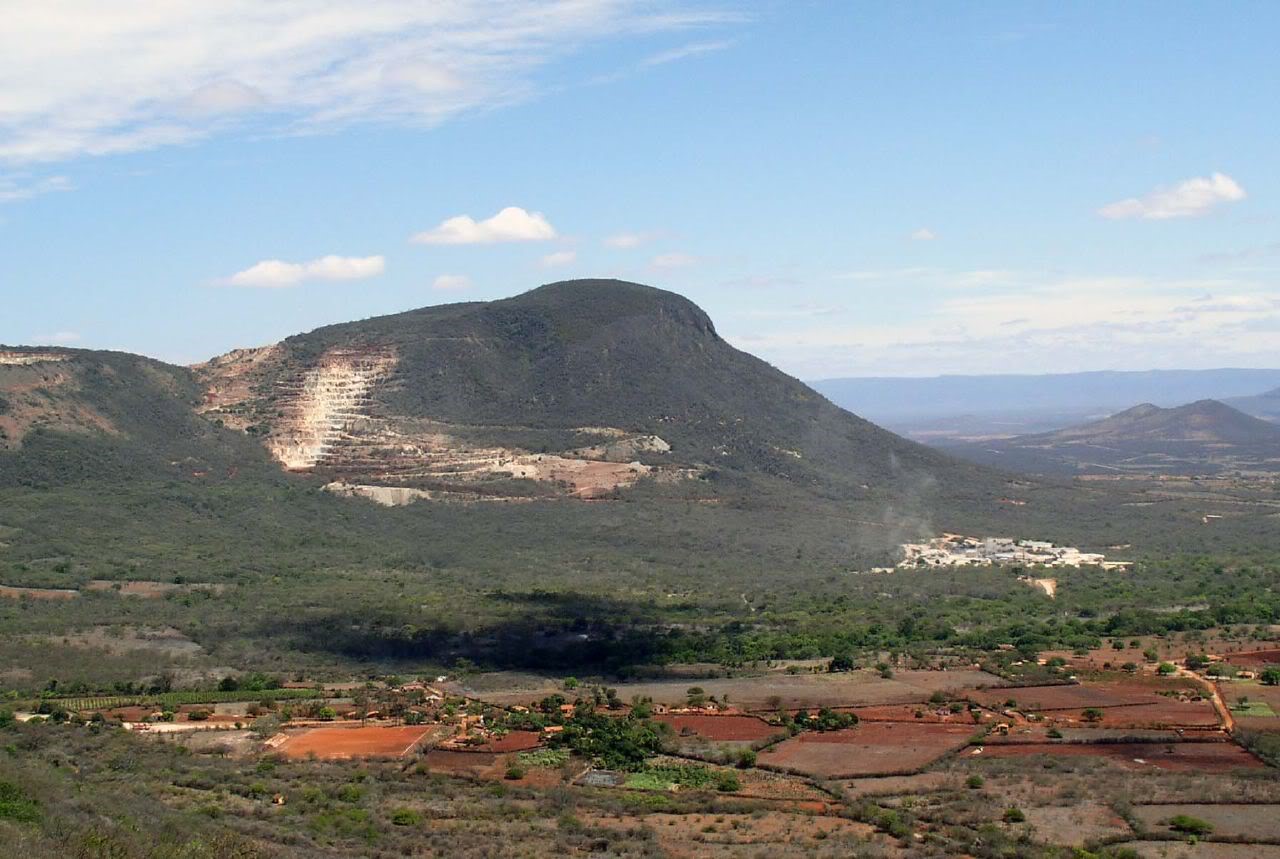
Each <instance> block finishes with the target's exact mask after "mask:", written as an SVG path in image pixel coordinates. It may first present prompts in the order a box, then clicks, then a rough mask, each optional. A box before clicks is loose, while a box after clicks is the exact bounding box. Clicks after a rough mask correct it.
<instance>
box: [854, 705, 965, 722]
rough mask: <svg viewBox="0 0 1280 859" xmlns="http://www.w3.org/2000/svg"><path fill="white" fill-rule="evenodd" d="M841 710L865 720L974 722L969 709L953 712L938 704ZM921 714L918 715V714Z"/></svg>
mask: <svg viewBox="0 0 1280 859" xmlns="http://www.w3.org/2000/svg"><path fill="white" fill-rule="evenodd" d="M840 709H841V712H848V713H854V714H855V715H857V717H858V719H859V720H860V721H863V722H930V723H945V724H967V725H971V724H973V717H972V716H970V715H969V713H968V711H967V710H961V711H960V712H959V713H952V712H951V711H950V710H948V709H947V708H946V707H945V706H943V707H939V706H937V705H936V704H884V705H882V706H878V707H851V708H843V707H842V708H840ZM917 713H920V714H921V715H919V716H917V715H916V714H917Z"/></svg>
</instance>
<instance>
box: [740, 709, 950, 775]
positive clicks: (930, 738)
mask: <svg viewBox="0 0 1280 859" xmlns="http://www.w3.org/2000/svg"><path fill="white" fill-rule="evenodd" d="M973 732H974V726H973V725H936V724H933V725H931V724H917V723H909V722H867V723H865V724H860V725H858V726H857V727H854V728H848V729H846V730H843V731H830V732H827V733H803V734H798V735H796V736H795V737H792V738H791V739H789V740H785V741H783V742H782V743H780V744H778V745H777V746H773V747H772V748H771V749H766V750H765V751H763V752H761V754H760V758H759V762H760V765H761V766H765V767H777V768H779V769H785V770H789V771H793V772H798V773H802V774H804V775H810V776H818V777H825V778H858V777H860V776H871V775H898V774H908V773H912V772H916V771H918V770H920V769H922V768H923V767H925V766H926V765H928V764H930V763H932V762H933V761H935V760H937V759H938V758H940V757H942V756H943V755H945V754H947V753H948V752H950V751H953V750H955V749H958V748H960V747H962V746H964V745H965V744H966V743H967V742H968V741H969V738H970V737H971V736H972V735H973Z"/></svg>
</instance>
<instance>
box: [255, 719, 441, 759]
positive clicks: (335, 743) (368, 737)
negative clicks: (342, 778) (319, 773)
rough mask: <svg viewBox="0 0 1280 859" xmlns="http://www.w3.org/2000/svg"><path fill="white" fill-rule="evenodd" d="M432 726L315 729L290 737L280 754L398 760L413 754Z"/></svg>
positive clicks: (281, 748) (295, 756)
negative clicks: (415, 747)
mask: <svg viewBox="0 0 1280 859" xmlns="http://www.w3.org/2000/svg"><path fill="white" fill-rule="evenodd" d="M430 730H431V728H430V726H426V727H424V726H421V725H402V726H399V727H386V728H384V727H378V726H373V727H369V726H366V727H357V728H345V727H338V726H334V727H332V728H312V729H311V730H309V731H306V732H304V733H302V734H298V735H297V736H293V737H290V738H289V739H288V740H286V741H285V742H284V744H283V745H281V746H280V749H279V750H280V751H281V752H283V753H284V754H286V755H288V756H289V757H291V758H305V757H308V756H310V755H313V754H314V755H315V756H316V757H318V758H330V759H344V758H398V757H403V756H404V755H406V754H408V753H409V752H411V751H412V750H413V748H414V746H416V745H417V744H418V742H419V741H420V740H421V739H422V738H423V737H425V736H426V735H427V733H428V732H430Z"/></svg>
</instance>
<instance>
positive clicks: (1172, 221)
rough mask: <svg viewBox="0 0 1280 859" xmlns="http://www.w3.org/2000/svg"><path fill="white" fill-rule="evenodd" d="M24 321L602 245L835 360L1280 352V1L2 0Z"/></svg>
mask: <svg viewBox="0 0 1280 859" xmlns="http://www.w3.org/2000/svg"><path fill="white" fill-rule="evenodd" d="M0 22H2V23H0V343H7V344H9V345H18V344H25V345H37V344H54V345H64V346H76V347H85V348H106V349H123V350H128V351H133V352H140V353H143V354H147V355H151V356H154V357H157V358H160V359H163V360H166V361H171V362H176V363H183V364H185V363H193V362H197V361H201V360H204V359H207V358H209V357H211V356H213V355H216V354H220V353H222V352H226V351H228V350H230V349H232V348H237V347H244V346H255V345H262V344H266V343H270V342H274V341H276V340H279V339H281V338H283V337H285V336H288V335H290V334H293V333H297V332H300V331H305V330H309V329H311V328H315V327H317V326H319V325H324V324H329V323H333V322H341V321H347V320H352V319H360V318H366V317H369V316H376V315H380V314H384V313H393V312H398V311H402V310H407V309H411V308H415V307H421V306H425V305H431V304H440V303H445V302H454V301H477V300H490V299H495V298H502V297H506V296H511V295H515V294H518V293H520V292H524V291H526V290H528V289H531V288H533V287H536V286H538V285H540V284H543V283H548V282H552V281H556V280H563V279H568V278H576V277H618V278H624V279H628V280H635V281H639V282H642V283H648V284H651V285H654V286H658V287H662V288H665V289H670V290H673V291H676V292H679V293H681V294H683V295H686V296H687V297H689V298H690V299H692V300H693V301H695V302H697V303H698V304H699V305H700V306H702V307H703V308H704V309H705V310H706V311H707V312H708V313H710V314H711V316H712V318H713V319H714V320H715V322H716V325H717V329H718V331H719V332H720V334H721V335H722V336H724V337H725V338H726V339H728V340H729V341H730V342H731V343H733V344H734V345H736V346H738V347H740V348H742V349H745V350H747V351H750V352H753V353H755V354H757V355H759V356H760V357H762V358H764V359H766V360H768V361H770V362H771V363H773V364H775V365H776V366H778V367H780V368H781V369H783V370H785V371H786V372H788V373H791V374H793V375H796V376H799V377H801V378H806V379H817V378H830V377H838V376H903V375H916V376H920V375H925V376H927V375H937V374H951V373H957V374H959V373H965V374H969V373H975V374H981V373H1007V372H1023V373H1039V372H1072V371H1080V370H1098V369H1119V370H1128V369H1158V368H1208V367H1280V169H1278V168H1280V163H1278V162H1280V145H1278V143H1280V110H1277V108H1276V105H1277V104H1280V62H1276V60H1275V45H1274V34H1275V33H1276V32H1277V31H1278V30H1280V4H1275V3H1270V2H1255V3H1250V2H1236V3H1230V4H1218V3H1213V4H1208V3H1190V2H1179V0H1174V2H1168V1H1167V0H1165V2H1145V3H1144V2H1132V3H1126V4H1115V3H1103V2H1079V3H1071V4H1046V3H1032V2H1020V3H997V2H975V3H965V4H958V3H936V2H934V3H915V2H895V3H879V2H853V0H848V2H846V1H845V0H830V2H806V0H776V2H775V0H758V2H733V0H723V2H716V0H706V1H705V2H703V0H687V2H666V0H544V2H515V0H428V2H412V0H399V2H390V0H362V2H361V3H339V2H327V0H307V2H303V0H275V2H272V3H270V4H264V3H260V2H258V0H187V2H184V3H168V2H141V0H117V2H113V3H109V4H107V3H100V2H96V0H48V2H42V3H23V2H21V0H0Z"/></svg>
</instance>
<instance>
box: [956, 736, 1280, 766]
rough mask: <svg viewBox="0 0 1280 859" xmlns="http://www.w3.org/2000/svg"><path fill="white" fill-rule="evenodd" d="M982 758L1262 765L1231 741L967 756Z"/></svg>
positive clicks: (995, 747) (1019, 749)
mask: <svg viewBox="0 0 1280 859" xmlns="http://www.w3.org/2000/svg"><path fill="white" fill-rule="evenodd" d="M967 755H969V756H974V757H976V756H979V755H981V756H982V757H984V758H1025V757H1032V756H1035V755H1044V756H1045V757H1048V758H1057V759H1061V758H1100V759H1105V760H1108V761H1111V762H1113V763H1115V764H1118V765H1119V766H1121V767H1124V768H1126V769H1136V770H1142V769H1158V770H1169V771H1173V772H1213V773H1225V772H1231V771H1232V770H1237V769H1261V768H1263V767H1264V766H1265V764H1263V763H1262V761H1260V760H1258V759H1257V758H1256V757H1254V756H1253V755H1251V754H1249V752H1247V751H1245V750H1244V749H1242V748H1241V747H1240V746H1237V745H1236V744H1235V743H1230V742H1180V743H1062V742H1056V743H1055V742H1047V743H993V744H990V745H987V746H984V747H981V751H979V750H978V749H977V748H975V749H973V750H971V751H970V752H968V753H967Z"/></svg>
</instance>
